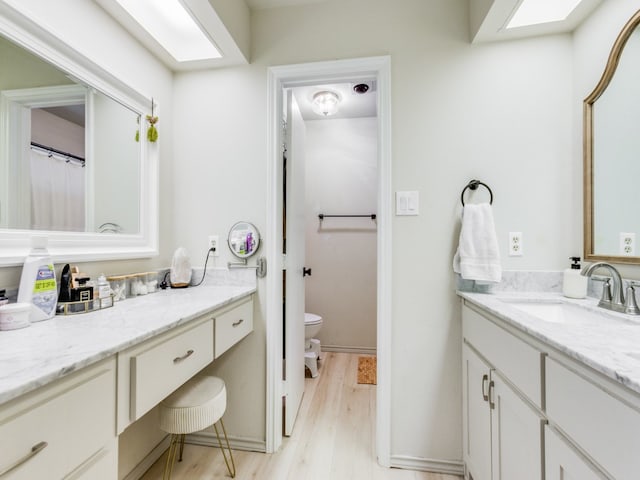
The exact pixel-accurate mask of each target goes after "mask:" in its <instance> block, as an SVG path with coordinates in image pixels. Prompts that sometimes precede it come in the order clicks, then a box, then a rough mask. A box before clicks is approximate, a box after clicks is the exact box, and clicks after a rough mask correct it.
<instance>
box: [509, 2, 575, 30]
mask: <svg viewBox="0 0 640 480" xmlns="http://www.w3.org/2000/svg"><path fill="white" fill-rule="evenodd" d="M581 1H582V0H522V3H520V6H519V7H518V9H517V10H516V12H515V13H514V14H513V16H512V17H511V20H510V21H509V23H508V24H507V28H517V27H525V26H528V25H539V24H541V23H551V22H559V21H562V20H565V19H566V18H567V17H568V16H569V15H570V14H571V12H573V11H574V10H575V8H576V7H577V6H578V4H579V3H580V2H581Z"/></svg>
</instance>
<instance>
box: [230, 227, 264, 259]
mask: <svg viewBox="0 0 640 480" xmlns="http://www.w3.org/2000/svg"><path fill="white" fill-rule="evenodd" d="M227 243H228V245H229V249H230V250H231V253H233V254H234V255H235V256H236V257H238V258H242V259H247V258H249V257H251V256H252V255H255V253H256V252H257V251H258V248H260V232H258V229H257V228H256V227H255V225H253V224H252V223H249V222H238V223H236V224H235V225H233V227H231V230H229V237H228V238H227Z"/></svg>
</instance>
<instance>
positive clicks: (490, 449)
mask: <svg viewBox="0 0 640 480" xmlns="http://www.w3.org/2000/svg"><path fill="white" fill-rule="evenodd" d="M462 321H463V354H462V355H463V425H464V427H463V441H464V451H463V460H464V463H465V475H466V478H467V480H513V479H518V480H541V479H543V478H544V477H543V471H542V470H543V465H544V463H543V451H542V445H543V441H542V436H543V427H544V423H545V419H544V416H543V414H542V411H541V409H540V406H541V403H542V393H541V392H542V361H543V356H542V354H541V353H540V352H539V351H537V350H536V349H534V348H533V347H531V346H530V345H528V344H526V343H525V342H523V341H522V340H521V339H519V338H517V337H515V336H514V335H512V334H511V333H509V332H507V331H506V330H504V329H502V328H501V327H499V326H498V325H496V324H495V323H493V322H492V321H491V320H489V319H488V318H486V317H484V316H483V315H480V314H479V313H478V312H476V311H474V310H472V309H470V308H469V307H466V306H464V307H463V314H462Z"/></svg>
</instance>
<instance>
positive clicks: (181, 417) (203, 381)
mask: <svg viewBox="0 0 640 480" xmlns="http://www.w3.org/2000/svg"><path fill="white" fill-rule="evenodd" d="M226 408H227V389H226V387H225V384H224V381H223V380H222V379H221V378H218V377H194V378H192V379H191V380H189V381H188V382H187V383H185V384H184V385H183V386H181V387H180V388H179V389H178V390H176V391H175V392H174V393H172V394H171V395H169V396H168V397H167V398H165V399H164V400H163V401H162V402H161V403H160V428H161V429H162V430H164V431H165V432H168V433H193V432H198V431H200V430H202V429H205V428H207V427H210V426H211V425H213V424H214V423H216V422H217V421H218V420H220V418H221V417H222V415H223V414H224V412H225V410H226Z"/></svg>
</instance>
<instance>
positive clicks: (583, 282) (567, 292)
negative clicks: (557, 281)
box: [562, 257, 589, 298]
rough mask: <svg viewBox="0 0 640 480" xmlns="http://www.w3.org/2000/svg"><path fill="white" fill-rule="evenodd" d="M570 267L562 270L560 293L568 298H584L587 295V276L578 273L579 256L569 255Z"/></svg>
mask: <svg viewBox="0 0 640 480" xmlns="http://www.w3.org/2000/svg"><path fill="white" fill-rule="evenodd" d="M570 258H571V267H570V268H567V269H566V270H565V271H564V276H563V279H562V294H563V295H564V296H565V297H569V298H584V297H586V296H587V282H588V280H589V279H588V278H587V277H585V276H584V275H581V274H580V257H570Z"/></svg>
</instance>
